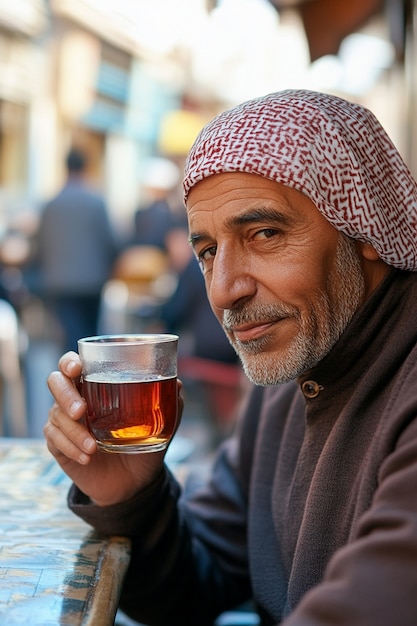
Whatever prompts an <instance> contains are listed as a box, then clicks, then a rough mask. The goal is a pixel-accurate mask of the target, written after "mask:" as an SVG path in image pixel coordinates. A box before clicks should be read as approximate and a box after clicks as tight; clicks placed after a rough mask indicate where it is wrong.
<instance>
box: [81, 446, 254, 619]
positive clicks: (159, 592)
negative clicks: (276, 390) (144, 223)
mask: <svg viewBox="0 0 417 626" xmlns="http://www.w3.org/2000/svg"><path fill="white" fill-rule="evenodd" d="M239 450H240V446H239V437H238V436H236V437H233V438H231V439H230V440H229V441H227V442H225V443H224V444H223V446H222V447H221V448H220V450H219V453H218V456H217V459H216V462H215V464H214V467H213V470H212V474H211V479H210V481H209V482H208V484H207V486H205V487H204V488H203V489H201V490H199V491H198V492H194V493H193V494H192V495H191V496H189V497H187V498H185V497H184V496H183V495H182V494H181V488H180V486H179V484H178V482H177V481H176V480H175V478H174V477H173V475H172V474H171V473H170V472H169V470H168V469H167V468H165V470H164V472H163V473H162V474H161V475H160V476H159V478H158V480H157V481H156V482H155V483H154V484H153V485H151V486H150V487H149V488H148V489H147V490H146V491H145V492H141V493H139V494H138V495H137V496H136V497H135V498H133V499H132V500H130V501H129V502H126V503H123V504H120V505H116V506H112V507H103V508H101V507H97V506H94V505H93V504H91V503H90V502H89V500H88V499H87V498H86V496H84V495H83V494H82V493H81V492H80V491H78V490H77V489H76V488H75V487H72V489H71V491H70V494H69V505H70V508H71V509H72V510H73V511H74V512H75V513H76V514H78V515H79V516H80V517H82V518H83V519H84V520H85V521H87V522H88V523H89V524H91V525H92V526H94V527H95V529H96V530H97V531H98V532H99V533H104V534H107V535H108V534H112V535H125V536H129V537H131V539H132V555H131V563H130V566H129V569H128V573H127V576H126V579H125V584H124V589H123V593H122V598H121V603H120V606H121V608H122V609H123V610H124V611H125V612H126V613H127V614H128V615H130V616H131V617H133V618H134V619H136V620H138V621H140V622H142V623H146V624H152V625H154V626H176V625H178V626H180V625H181V626H187V625H189V626H196V624H198V625H199V626H205V625H207V626H208V625H209V624H212V623H213V620H214V618H215V617H216V615H218V614H219V613H221V612H222V611H224V610H227V609H228V608H232V607H234V606H236V605H237V604H238V603H240V602H242V601H244V600H246V599H247V598H249V597H250V582H249V573H248V562H247V543H246V526H247V524H246V511H247V493H246V487H245V485H244V484H243V483H244V480H243V479H242V475H241V473H240V471H239V454H240V452H239Z"/></svg>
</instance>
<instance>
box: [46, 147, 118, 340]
mask: <svg viewBox="0 0 417 626" xmlns="http://www.w3.org/2000/svg"><path fill="white" fill-rule="evenodd" d="M65 163H66V169H67V181H66V183H65V185H64V187H63V188H62V189H61V190H60V192H59V193H58V194H57V195H56V196H55V197H54V198H52V199H51V200H50V201H49V202H48V203H47V205H46V206H45V208H44V210H43V212H42V215H41V221H40V227H39V235H38V248H39V251H38V256H39V268H40V279H41V289H42V294H43V295H44V297H45V299H46V301H47V303H48V304H49V305H50V307H51V309H52V312H53V313H54V315H55V316H56V318H57V320H58V322H59V324H60V326H61V329H62V331H63V335H64V347H65V349H66V350H76V349H77V340H78V339H79V338H80V337H85V336H88V335H94V334H96V332H97V324H98V315H99V306H100V296H101V290H102V287H103V285H104V283H105V282H106V280H107V279H108V278H109V276H110V273H111V270H112V266H113V262H114V259H115V256H116V253H117V245H116V239H115V235H114V233H113V229H112V227H111V224H110V221H109V218H108V214H107V208H106V205H105V203H104V201H103V199H102V197H101V196H100V195H99V194H98V193H97V192H96V191H94V190H93V189H91V188H90V187H89V186H88V185H87V183H86V169H87V158H86V155H85V154H84V152H82V151H81V150H79V149H76V148H72V149H71V150H70V151H69V152H68V154H67V156H66V161H65Z"/></svg>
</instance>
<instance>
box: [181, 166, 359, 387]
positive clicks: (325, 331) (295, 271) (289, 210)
mask: <svg viewBox="0 0 417 626" xmlns="http://www.w3.org/2000/svg"><path fill="white" fill-rule="evenodd" d="M187 212H188V221H189V227H190V237H191V241H192V245H193V248H194V251H195V253H196V256H197V258H198V259H199V261H200V264H201V266H202V269H203V272H204V277H205V281H206V287H207V294H208V297H209V300H210V303H211V306H212V308H213V310H214V312H215V314H216V316H217V318H218V319H219V321H220V322H221V324H222V326H223V328H224V330H225V332H226V334H227V336H228V338H229V340H230V342H231V344H232V345H233V346H234V348H235V350H236V352H237V353H238V354H239V356H240V358H241V361H242V364H243V366H244V369H245V372H246V374H247V375H248V377H249V378H250V379H251V380H252V381H253V382H254V383H256V384H258V385H269V384H277V383H280V382H285V381H288V380H292V379H294V378H296V377H297V376H298V375H300V374H301V373H303V372H305V371H306V370H308V369H309V368H311V367H313V366H314V365H316V364H317V363H318V362H319V361H320V360H321V359H322V358H323V357H324V356H325V355H326V354H327V353H328V352H329V350H330V349H331V348H332V346H333V345H334V344H335V343H336V342H337V340H338V339H339V337H340V335H341V334H342V332H343V331H344V329H345V328H346V326H347V324H348V323H349V321H350V319H351V318H352V316H353V314H354V312H355V311H356V309H357V308H358V306H359V305H360V304H361V302H362V301H363V298H364V280H363V277H362V272H361V266H360V261H359V258H358V256H357V255H356V252H355V249H354V244H353V243H352V242H351V241H350V240H348V239H347V238H346V237H344V236H343V235H342V234H341V233H339V232H338V231H337V230H336V229H334V228H333V227H332V226H331V225H330V224H329V222H327V220H326V219H325V218H324V217H323V216H322V215H321V214H320V213H319V211H318V210H317V209H316V207H315V206H314V204H313V203H312V202H311V201H310V200H309V199H308V198H307V197H306V196H304V195H303V194H302V193H300V192H298V191H296V190H293V189H290V188H288V187H285V186H283V185H280V184H278V183H275V182H273V181H270V180H267V179H265V178H263V177H260V176H257V175H255V174H242V173H230V174H216V175H214V176H210V177H208V178H206V179H204V180H203V181H201V182H199V183H198V184H197V185H196V186H195V187H194V188H193V189H192V190H191V191H190V194H189V197H188V202H187Z"/></svg>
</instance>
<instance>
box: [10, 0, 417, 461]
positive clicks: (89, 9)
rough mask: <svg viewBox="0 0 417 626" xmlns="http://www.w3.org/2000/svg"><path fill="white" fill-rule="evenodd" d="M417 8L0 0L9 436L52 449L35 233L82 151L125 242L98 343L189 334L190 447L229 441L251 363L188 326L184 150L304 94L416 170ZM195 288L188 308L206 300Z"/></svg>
mask: <svg viewBox="0 0 417 626" xmlns="http://www.w3.org/2000/svg"><path fill="white" fill-rule="evenodd" d="M416 4H417V2H416V0H356V1H354V0H349V1H348V0H305V1H303V0H275V1H272V0H271V1H269V0H223V1H221V0H218V1H216V0H152V2H149V1H146V0H13V2H8V1H6V0H0V298H1V299H2V302H3V303H5V307H4V309H3V308H1V307H0V390H1V396H0V402H1V404H0V416H1V421H0V435H3V436H30V437H40V436H42V427H43V424H44V422H45V420H46V415H47V411H48V409H49V406H50V404H51V397H50V394H49V392H48V390H47V386H46V378H47V375H48V374H49V372H50V371H51V370H53V369H55V368H56V367H57V361H58V358H59V356H60V354H61V353H62V352H63V349H64V347H65V346H66V342H65V332H66V331H65V328H64V326H63V325H62V324H63V323H62V321H61V320H60V318H59V316H58V315H57V313H56V309H55V308H54V307H53V306H51V299H50V297H49V296H50V293H49V292H48V291H47V289H46V286H45V281H44V274H43V271H44V269H43V266H42V258H43V257H42V254H43V252H42V249H41V243H40V241H41V240H40V237H39V233H40V228H41V223H42V215H43V211H44V208H45V205H46V204H47V203H48V202H49V201H50V200H51V199H52V198H54V197H56V195H57V194H58V193H59V192H60V190H61V189H62V188H63V187H65V185H66V181H67V174H68V172H67V171H66V166H65V158H66V156H67V154H68V152H69V150H70V149H72V148H76V149H77V150H79V151H81V152H82V153H83V154H84V155H85V156H86V160H87V169H86V173H85V180H86V184H88V186H89V187H91V189H94V192H95V193H97V194H99V195H100V197H101V198H102V200H103V203H104V205H105V208H106V211H107V214H108V219H109V224H110V228H111V231H112V234H113V236H114V246H115V250H114V258H113V262H112V266H111V268H110V270H109V272H108V274H107V276H106V277H105V278H104V279H103V281H102V284H101V285H100V294H99V318H98V323H97V331H98V332H111V333H119V332H137V331H146V332H148V331H153V330H158V331H159V330H170V331H172V330H177V331H178V332H179V333H180V336H181V342H182V344H181V345H182V348H181V355H182V357H184V361H183V370H182V375H183V376H184V380H185V381H186V384H185V396H186V400H187V401H188V402H187V409H186V416H185V420H184V434H185V439H187V437H189V438H190V439H192V440H193V442H194V444H195V445H196V446H197V447H198V449H199V450H200V448H203V449H207V448H210V447H211V446H212V444H213V443H215V442H216V441H218V439H219V438H221V437H222V436H223V435H224V434H226V433H227V432H229V430H230V428H231V427H232V423H233V414H234V413H233V412H234V410H235V407H236V405H237V404H238V403H239V401H240V399H241V396H242V395H243V388H244V382H242V381H241V379H240V376H239V365H238V363H236V362H234V360H233V358H232V357H231V356H230V355H227V356H225V355H224V353H223V352H222V353H221V354H220V353H219V354H218V355H214V356H213V355H207V354H203V356H201V354H200V355H199V354H197V352H196V346H197V344H198V337H197V332H198V331H197V330H196V326H195V325H194V320H192V319H188V318H187V319H186V315H185V313H181V312H178V311H177V312H176V318H175V319H174V313H173V311H174V305H175V304H178V303H179V302H180V297H183V296H184V294H183V291H182V289H180V288H179V286H181V278H182V275H183V273H184V272H185V270H186V268H187V271H188V270H190V271H191V269H192V268H191V266H188V263H189V262H190V260H189V258H188V252H187V251H186V249H185V247H184V237H183V235H184V232H185V231H186V225H185V219H184V209H183V207H182V202H181V186H180V181H181V170H182V166H183V162H184V158H185V156H186V154H187V151H188V149H189V147H190V145H191V143H192V142H193V140H194V138H195V137H196V135H197V133H198V131H199V130H200V128H201V127H202V126H203V124H204V123H205V122H206V121H208V120H209V119H211V118H212V117H213V116H214V115H215V114H216V113H218V112H220V111H221V110H224V109H226V108H229V107H230V106H234V105H235V104H237V103H239V102H241V101H243V100H246V99H249V98H252V97H256V96H260V95H264V94H266V93H269V92H272V91H278V90H281V89H287V88H307V89H315V90H320V91H325V92H329V93H335V94H338V95H341V96H342V97H346V98H348V99H350V100H354V101H357V102H359V103H361V104H364V105H366V106H368V107H369V108H370V109H372V110H373V111H374V113H375V114H376V115H377V117H378V118H379V119H380V120H381V121H382V123H383V125H384V126H385V128H386V129H387V131H388V133H389V134H390V136H391V137H392V139H393V140H394V142H395V143H396V145H397V147H398V149H399V150H400V152H401V154H402V155H403V157H404V159H405V161H406V162H407V163H408V165H409V167H410V169H411V170H412V171H413V173H414V175H416V174H417V153H416V146H417V106H416V89H417V69H416V63H417V45H416V20H417V11H416ZM170 166H171V169H170ZM172 166H173V167H172ZM175 172H176V173H175ZM162 204H164V207H165V208H164V210H165V209H167V213H166V214H164V215H165V217H160V218H159V220H160V221H159V222H158V223H157V232H158V233H161V232H162V230H164V229H165V227H166V226H167V228H166V230H164V237H163V239H162V240H161V241H156V240H155V239H152V238H151V235H150V234H149V233H148V238H146V237H144V233H145V230H146V229H147V228H148V226H144V220H143V219H142V218H144V216H145V215H147V213H146V210H147V209H149V208H150V207H151V214H152V216H153V217H155V216H156V215H157V214H158V211H159V210H160V209H161V206H162ZM155 206H158V209H157V210H156V209H155ZM167 215H168V217H167ZM74 219H75V217H74ZM146 232H148V231H146ZM149 232H150V231H149ZM69 237H70V234H69V230H68V228H66V229H64V230H62V232H60V233H59V234H58V235H57V236H56V237H54V239H53V241H52V239H51V238H50V239H49V244H50V246H49V247H50V248H51V249H52V243H54V244H55V246H56V244H57V243H58V246H57V247H58V248H61V250H62V254H64V248H65V246H66V245H67V243H68V241H69ZM42 245H44V244H42ZM47 247H48V245H47ZM87 247H88V244H87ZM83 251H84V252H85V248H84V249H83ZM73 255H74V258H75V257H76V256H78V252H76V251H75V246H74V253H73ZM67 265H68V266H69V265H71V263H70V262H68V263H67ZM88 266H89V262H87V263H85V268H86V271H87V269H88ZM78 274H83V272H78ZM187 276H188V275H187ZM186 280H188V281H189V280H191V279H189V278H187V279H186ZM62 281H64V279H62ZM62 284H64V283H62ZM193 289H195V291H194V292H193V293H194V297H193V294H191V296H188V297H191V300H188V301H185V299H184V306H185V309H184V310H187V311H191V309H192V308H193V303H195V301H197V300H198V301H199V302H200V301H201V299H202V298H203V297H204V296H200V295H197V293H198V292H197V287H193ZM76 295H77V294H76ZM184 298H185V296H184ZM187 302H188V304H187ZM168 304H169V306H168ZM181 316H182V317H181ZM204 323H206V324H207V326H205V327H204V328H206V329H208V328H209V326H208V324H209V322H204ZM207 332H208V331H207ZM207 332H206V335H207ZM210 332H211V331H210ZM203 334H204V333H203ZM210 336H211V335H210ZM194 358H198V360H197V361H193V359H194ZM187 359H189V360H187ZM213 365H214V366H215V367H211V366H213ZM222 368H224V369H222ZM208 398H211V399H210V400H209V399H208Z"/></svg>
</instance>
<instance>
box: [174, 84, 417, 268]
mask: <svg viewBox="0 0 417 626" xmlns="http://www.w3.org/2000/svg"><path fill="white" fill-rule="evenodd" d="M224 172H247V173H250V174H258V175H260V176H263V177H265V178H268V179H270V180H273V181H276V182H278V183H282V184H283V185H287V186H288V187H292V188H294V189H297V190H298V191H301V192H303V193H304V194H305V195H306V196H307V197H309V198H310V200H312V202H313V203H314V204H315V205H316V207H317V209H318V210H319V211H320V213H322V214H323V215H324V217H325V218H326V219H327V220H328V221H329V222H330V223H331V224H332V225H333V226H334V227H335V228H336V229H337V230H339V231H341V232H343V233H345V234H346V235H348V236H349V237H353V238H355V239H359V240H361V241H367V242H369V243H371V244H372V245H373V246H374V248H375V249H376V251H377V252H378V254H379V256H380V257H381V259H383V260H384V261H385V262H386V263H388V264H389V265H393V266H395V267H398V268H402V269H407V270H413V271H417V183H416V181H415V180H414V179H413V177H412V175H411V173H410V171H409V170H408V168H407V166H406V165H405V163H404V162H403V160H402V158H401V156H400V155H399V153H398V151H397V150H396V148H395V147H394V145H393V143H392V141H391V140H390V138H389V137H388V135H387V134H386V132H385V131H384V129H383V128H382V126H381V124H380V123H379V122H378V120H377V119H376V118H375V116H374V115H373V114H372V113H371V112H370V111H368V110H367V109H365V108H364V107H362V106H360V105H357V104H352V103H349V102H347V101H345V100H343V99H341V98H338V97H335V96H331V95H326V94H320V93H316V92H312V91H307V90H297V91H291V90H287V91H282V92H278V93H274V94H270V95H268V96H265V97H262V98H257V99H254V100H251V101H249V102H246V103H244V104H242V105H240V106H237V107H235V108H233V109H231V110H228V111H225V112H223V113H221V114H220V115H218V116H217V117H215V118H214V119H213V120H212V121H211V122H209V123H208V124H207V125H206V126H205V128H203V130H202V131H201V132H200V134H199V136H198V137H197V139H196V141H195V143H194V145H193V147H192V148H191V151H190V153H189V155H188V158H187V161H186V164H185V178H184V198H185V200H186V199H187V196H188V192H189V191H190V189H191V187H193V186H194V185H195V184H196V183H198V182H199V181H201V180H203V179H204V178H207V177H208V176H211V175H212V174H220V173H224Z"/></svg>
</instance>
